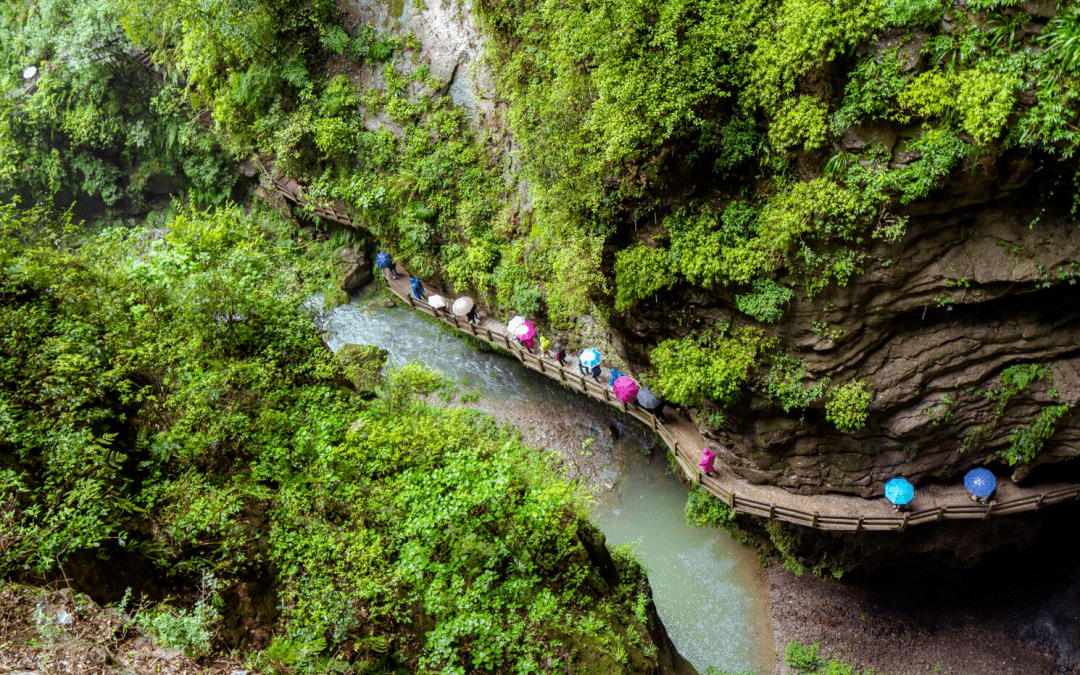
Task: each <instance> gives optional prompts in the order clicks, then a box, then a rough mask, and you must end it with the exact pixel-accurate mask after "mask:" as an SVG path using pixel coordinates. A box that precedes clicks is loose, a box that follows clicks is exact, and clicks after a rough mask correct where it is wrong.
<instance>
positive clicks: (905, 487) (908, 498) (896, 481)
mask: <svg viewBox="0 0 1080 675" xmlns="http://www.w3.org/2000/svg"><path fill="white" fill-rule="evenodd" d="M885 499H887V500H889V502H890V503H892V507H893V511H895V512H897V513H903V512H904V511H910V510H911V502H912V501H914V500H915V486H914V485H912V484H911V483H909V482H908V481H907V479H906V478H892V479H890V480H889V482H888V483H885Z"/></svg>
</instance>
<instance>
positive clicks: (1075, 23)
mask: <svg viewBox="0 0 1080 675" xmlns="http://www.w3.org/2000/svg"><path fill="white" fill-rule="evenodd" d="M1039 41H1040V44H1042V45H1044V48H1045V49H1046V52H1047V54H1048V55H1050V56H1051V58H1052V59H1053V61H1054V66H1053V67H1054V69H1055V71H1056V72H1057V73H1058V74H1061V73H1071V74H1076V73H1077V72H1078V71H1080V8H1078V7H1077V6H1076V5H1069V6H1067V7H1066V8H1065V9H1064V11H1062V12H1060V13H1059V14H1058V15H1057V16H1055V17H1054V18H1052V19H1050V22H1049V23H1048V24H1047V25H1046V28H1044V29H1043V32H1042V35H1040V36H1039Z"/></svg>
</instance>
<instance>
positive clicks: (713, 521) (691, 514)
mask: <svg viewBox="0 0 1080 675" xmlns="http://www.w3.org/2000/svg"><path fill="white" fill-rule="evenodd" d="M685 515H686V522H688V523H690V524H691V525H695V526H697V527H720V528H724V529H730V528H731V527H732V525H731V521H732V520H734V519H735V510H734V509H732V508H731V507H729V506H728V505H727V504H725V503H724V502H722V501H720V500H719V499H717V498H716V496H715V495H713V494H712V493H710V492H708V491H707V490H702V489H700V488H698V489H694V490H691V491H690V493H689V494H687V495H686V510H685Z"/></svg>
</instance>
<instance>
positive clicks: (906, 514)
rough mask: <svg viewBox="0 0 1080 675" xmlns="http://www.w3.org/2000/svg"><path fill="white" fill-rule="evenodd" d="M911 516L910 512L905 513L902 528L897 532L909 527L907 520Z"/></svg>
mask: <svg viewBox="0 0 1080 675" xmlns="http://www.w3.org/2000/svg"><path fill="white" fill-rule="evenodd" d="M910 517H911V514H910V513H905V514H904V522H902V523H900V529H898V530H897V532H903V531H904V530H905V529H906V528H907V521H908V518H910Z"/></svg>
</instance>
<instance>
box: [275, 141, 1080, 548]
mask: <svg viewBox="0 0 1080 675" xmlns="http://www.w3.org/2000/svg"><path fill="white" fill-rule="evenodd" d="M256 161H257V163H258V166H259V169H260V170H261V172H262V173H263V175H264V177H265V178H266V179H267V181H268V182H269V184H270V187H271V188H272V189H273V190H274V191H276V192H278V193H279V194H281V195H282V196H284V197H285V198H286V199H287V200H289V201H291V202H293V203H295V204H298V205H300V206H308V202H307V200H306V199H305V198H304V196H303V189H302V187H301V186H300V185H299V183H297V182H296V181H295V180H291V179H287V178H282V177H277V176H274V175H273V173H272V172H271V171H270V170H269V169H268V168H267V167H266V166H265V165H264V164H263V163H262V162H261V161H258V160H256ZM314 208H315V214H316V215H319V216H321V217H323V218H328V219H330V220H333V221H335V222H338V223H341V224H343V225H349V226H352V227H356V224H355V223H353V222H352V220H351V219H350V218H349V216H348V213H347V210H346V208H345V206H344V204H334V205H331V206H328V207H324V206H320V207H314ZM399 268H400V271H401V273H400V274H399V275H398V278H397V279H396V280H394V279H391V278H390V276H389V274H388V273H387V272H386V271H385V270H384V271H383V281H384V282H386V284H387V286H388V287H389V289H390V291H391V292H393V293H394V295H396V296H398V297H399V298H401V300H403V301H404V302H406V303H407V304H408V305H409V306H410V307H412V308H414V309H416V310H419V311H421V312H424V313H426V314H429V315H431V316H433V317H435V318H436V319H439V320H441V321H443V322H444V323H447V324H450V325H451V326H453V327H454V328H456V329H457V330H459V331H461V332H463V333H467V334H469V335H473V336H475V337H477V338H479V339H481V340H485V341H487V342H489V343H491V344H493V345H496V346H498V347H502V348H503V349H507V350H509V351H510V352H511V353H513V354H514V356H515V357H517V358H518V360H520V361H521V362H522V363H523V364H524V365H525V366H526V367H528V368H531V369H533V370H536V371H539V372H540V373H543V374H544V375H547V376H548V377H550V378H552V379H555V380H558V381H560V382H563V383H564V384H566V385H567V386H569V387H571V388H573V389H577V390H580V391H581V392H582V393H584V394H587V395H589V396H592V397H593V398H596V399H599V400H601V401H604V402H605V403H608V404H609V405H612V406H614V407H616V408H619V409H620V410H621V411H622V412H624V413H626V414H628V415H630V416H631V417H634V418H635V419H637V420H638V421H640V422H642V423H643V424H644V425H645V426H647V427H649V428H650V429H652V430H653V431H654V432H655V433H656V434H657V435H658V436H660V438H662V439H663V440H664V442H665V443H666V444H667V446H668V448H670V449H671V452H672V453H673V454H674V456H675V458H676V460H677V461H678V463H679V466H680V467H682V469H683V472H684V473H685V475H686V477H687V479H689V480H690V481H692V482H696V483H698V484H700V485H701V486H702V487H703V488H704V489H706V490H708V491H709V492H710V493H712V494H713V495H715V496H716V497H718V498H719V499H721V500H722V501H723V502H724V503H726V504H727V505H728V506H730V507H732V508H733V509H734V510H735V511H737V512H739V513H748V514H752V515H756V516H762V517H765V518H768V519H770V520H781V521H785V522H789V523H795V524H797V525H803V526H807V527H812V528H815V529H821V530H841V531H848V532H859V531H897V532H898V531H903V530H904V529H906V528H907V527H909V526H912V525H921V524H923V523H931V522H937V521H939V520H979V519H984V518H989V517H991V516H1000V515H1006V514H1010V513H1020V512H1024V511H1035V510H1037V509H1040V508H1042V507H1044V506H1049V505H1051V504H1056V503H1059V502H1064V501H1070V500H1074V499H1077V498H1080V484H1076V483H1063V482H1054V483H1041V484H1039V485H1031V486H1020V485H1016V484H1015V483H1013V482H1011V481H1007V480H1004V481H1001V482H999V483H998V489H997V493H996V498H995V501H993V502H991V503H989V504H978V503H976V502H973V501H971V499H970V498H969V496H968V492H967V490H965V489H964V487H963V486H962V485H959V484H957V485H929V486H925V487H920V488H919V489H918V490H917V492H916V495H915V500H914V502H913V503H912V509H913V510H912V511H911V512H909V513H905V514H897V513H895V512H894V511H893V509H892V505H891V504H889V503H888V502H887V501H886V500H885V499H884V498H883V497H882V498H877V499H864V498H862V497H857V496H854V495H843V494H819V495H800V494H794V493H792V492H789V491H787V490H785V489H784V488H781V487H776V486H772V485H755V484H753V483H750V482H749V481H747V480H745V479H743V478H741V477H739V476H737V475H736V474H734V473H733V472H731V471H730V470H728V469H726V468H724V467H723V466H722V463H721V465H720V466H719V467H718V471H717V475H716V476H715V477H710V476H705V475H703V474H702V473H701V472H700V471H698V468H697V462H698V460H699V458H700V453H701V449H702V448H704V447H705V439H704V438H703V437H702V436H701V433H700V432H699V431H698V429H697V426H696V425H695V424H694V423H693V422H692V421H691V420H689V419H687V418H686V416H684V415H682V414H680V413H677V412H676V413H673V414H671V415H668V418H669V419H668V422H666V423H660V422H659V420H657V418H656V416H655V415H652V414H651V413H648V412H646V411H645V410H643V409H642V408H640V407H638V406H636V405H627V404H625V403H623V402H621V401H619V400H618V399H617V398H615V396H614V393H613V392H612V391H611V388H610V387H607V386H605V385H604V384H603V382H596V381H595V380H593V379H592V378H586V377H582V376H581V375H580V374H579V373H578V370H577V363H576V359H573V358H572V357H570V356H569V353H568V358H570V359H571V360H572V361H574V362H573V363H570V364H568V365H567V366H566V367H560V366H559V365H558V363H556V362H555V361H553V360H551V359H546V358H543V357H542V356H537V355H535V354H533V353H531V352H529V351H528V350H526V349H525V348H524V347H523V346H522V345H521V344H520V343H518V342H517V341H516V340H515V339H514V338H513V336H511V335H510V332H509V331H508V330H507V328H506V326H505V325H503V324H502V323H500V322H498V321H496V320H494V319H492V318H490V317H485V318H484V320H483V321H481V322H480V323H479V324H478V325H474V324H470V323H469V322H468V321H466V320H464V319H461V318H459V317H456V316H454V315H453V314H450V313H447V312H445V311H443V312H439V311H436V310H435V309H434V308H432V307H431V306H430V305H429V304H427V303H426V302H423V301H421V300H416V299H414V298H413V297H412V294H411V292H410V288H409V282H408V276H409V275H408V272H407V271H406V270H405V269H404V268H403V267H401V266H400V265H399ZM435 290H437V291H438V292H439V294H440V295H444V297H447V299H448V302H449V304H453V299H452V298H453V294H446V293H444V292H443V291H442V290H441V289H435ZM582 347H583V348H584V347H587V345H582ZM606 372H607V373H610V371H606ZM605 377H606V375H605ZM602 379H603V378H602ZM669 410H670V408H669ZM718 463H719V460H718Z"/></svg>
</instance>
